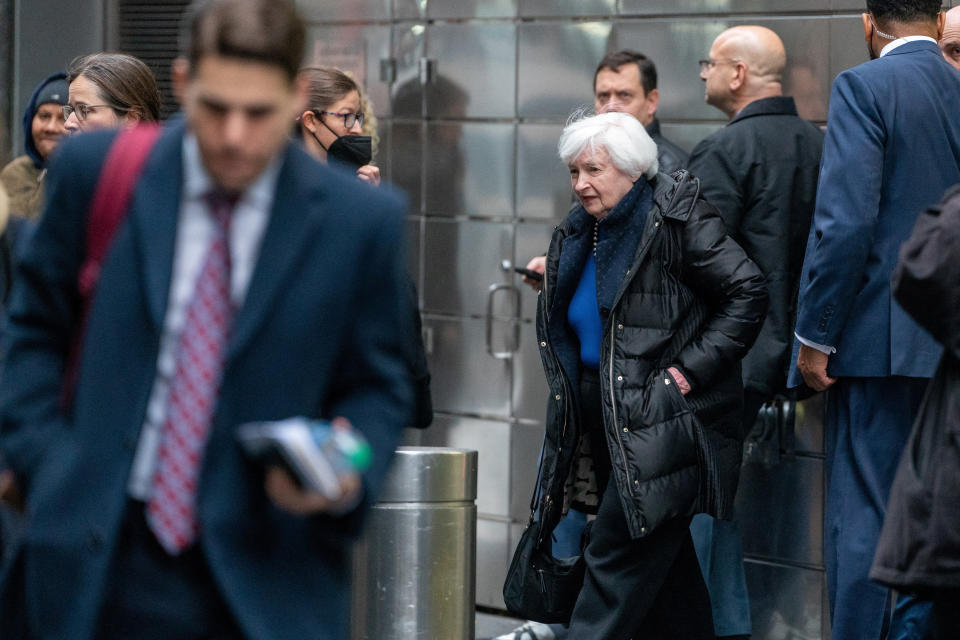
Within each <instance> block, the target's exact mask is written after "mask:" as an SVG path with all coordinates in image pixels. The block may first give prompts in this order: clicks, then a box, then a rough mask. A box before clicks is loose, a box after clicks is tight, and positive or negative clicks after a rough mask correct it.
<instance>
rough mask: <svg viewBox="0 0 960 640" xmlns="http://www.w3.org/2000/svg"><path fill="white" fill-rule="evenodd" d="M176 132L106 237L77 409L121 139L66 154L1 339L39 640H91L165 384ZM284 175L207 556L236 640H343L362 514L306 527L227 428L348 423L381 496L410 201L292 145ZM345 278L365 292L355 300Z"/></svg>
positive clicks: (205, 536)
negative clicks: (93, 225)
mask: <svg viewBox="0 0 960 640" xmlns="http://www.w3.org/2000/svg"><path fill="white" fill-rule="evenodd" d="M183 135H184V126H183V123H182V122H178V123H175V124H173V125H169V126H168V128H167V129H166V130H165V131H164V134H163V135H162V136H161V137H160V139H159V140H158V141H157V143H156V145H155V147H154V149H153V151H152V153H151V155H150V158H149V159H148V160H147V161H146V164H145V165H144V169H143V173H142V175H141V178H140V180H139V182H138V185H137V188H136V190H135V192H134V194H133V199H132V201H131V206H130V210H129V212H128V213H127V214H126V216H125V218H124V220H123V223H122V224H121V225H120V226H119V228H118V229H117V232H116V235H115V236H114V238H113V241H112V243H111V247H110V251H109V253H108V254H107V257H106V260H105V261H104V263H103V267H102V270H101V272H100V278H99V281H98V285H97V293H96V296H95V297H94V298H93V301H92V306H91V307H90V312H89V315H87V316H86V325H85V332H84V341H83V348H82V359H81V362H80V364H79V369H78V372H79V375H78V379H77V385H76V392H75V396H74V397H75V400H74V404H73V407H72V409H71V410H70V411H69V412H65V411H63V410H62V404H61V402H60V398H61V394H60V389H61V386H62V372H63V370H64V363H65V361H66V359H67V354H68V351H69V347H70V344H71V338H72V336H73V331H74V328H75V327H77V326H78V322H79V320H78V318H79V314H80V304H79V296H78V294H77V273H78V270H79V268H80V265H81V264H82V263H83V260H84V253H85V240H86V234H85V229H86V225H87V214H88V211H89V201H90V198H91V196H92V193H93V191H94V188H95V185H96V182H97V177H98V175H99V173H100V165H101V164H102V162H103V158H104V156H105V155H106V153H107V150H108V148H109V145H110V144H111V142H112V140H113V136H114V133H113V132H95V133H89V134H85V135H84V136H83V139H82V140H72V139H71V140H68V141H66V142H65V143H64V144H63V145H61V148H60V149H59V150H58V151H57V157H56V158H55V160H54V166H53V168H52V170H51V174H50V175H51V183H50V192H49V205H48V206H47V208H46V210H45V212H44V215H43V216H42V218H41V221H40V226H39V228H38V229H37V231H36V233H35V234H34V235H33V236H32V238H31V242H30V243H29V245H28V247H27V251H26V252H25V254H24V256H23V258H22V260H21V262H20V267H19V271H18V278H17V281H16V282H15V284H14V289H13V293H12V295H11V299H10V305H9V313H8V321H9V325H8V329H7V334H6V336H5V343H6V344H7V345H8V346H9V350H8V351H7V360H6V363H5V365H4V371H3V374H4V378H3V384H2V385H0V408H2V411H0V449H2V450H3V452H4V455H5V456H6V458H7V461H8V462H9V464H10V466H11V468H13V469H14V470H15V472H16V473H17V478H18V480H22V482H21V487H26V490H27V518H26V533H25V539H24V542H23V547H22V550H21V553H23V556H22V557H23V559H24V560H25V565H24V566H25V568H26V571H25V589H26V591H25V592H24V599H25V602H26V611H25V615H26V616H27V619H28V621H29V623H30V626H31V631H32V633H31V635H29V636H28V637H31V638H37V639H48V638H50V639H52V638H57V639H60V638H63V639H67V638H69V639H71V640H73V639H77V640H80V639H83V638H89V637H91V636H92V635H93V633H92V629H93V628H94V626H95V624H96V622H97V616H98V612H99V611H100V609H101V605H102V600H103V597H104V594H105V593H106V589H105V585H106V584H107V580H108V576H109V570H110V563H111V557H112V556H113V552H114V550H115V549H116V545H117V543H118V540H119V539H120V532H121V523H122V522H123V516H124V510H125V509H126V508H127V504H128V494H127V481H128V479H129V475H130V468H131V464H132V461H133V457H134V454H135V450H136V445H137V442H138V440H139V432H140V429H141V426H142V424H143V418H144V412H145V410H146V407H147V401H148V398H149V396H150V392H151V389H152V387H153V382H154V378H155V375H156V370H157V353H158V349H159V345H160V338H161V331H162V327H163V318H164V313H165V311H166V306H167V293H168V291H169V290H170V280H171V278H172V264H173V256H174V251H175V246H176V228H177V220H178V213H179V210H180V193H181V187H182V182H183V160H182V148H183ZM279 161H280V163H281V168H280V171H279V175H278V177H277V184H276V188H275V197H274V200H273V205H272V209H271V212H270V217H269V221H268V222H267V227H266V230H265V232H264V235H263V240H262V243H261V245H260V251H259V255H258V257H257V260H256V264H255V266H254V271H253V274H252V277H251V280H250V286H249V289H248V291H247V294H246V297H245V299H244V303H243V305H242V306H241V307H240V309H239V310H238V311H237V313H236V315H235V317H234V320H233V323H232V329H231V335H230V342H229V344H228V346H227V352H226V360H225V364H224V374H223V379H222V382H221V385H220V391H219V396H218V400H217V406H216V412H215V415H214V417H213V424H212V426H211V428H210V433H209V441H208V444H207V447H206V450H205V453H204V464H203V469H202V471H201V476H200V482H199V486H198V491H197V514H198V517H199V520H200V522H201V529H202V531H203V533H202V534H201V536H200V540H199V544H200V545H201V547H202V553H203V558H204V563H205V565H206V566H207V568H208V569H209V576H210V579H211V580H212V581H213V582H214V583H216V586H217V590H218V592H219V593H220V595H221V596H222V598H223V600H224V601H225V603H226V604H227V606H228V607H229V609H230V611H231V612H232V613H233V615H234V616H235V617H236V621H237V624H238V625H239V626H240V627H241V628H242V629H243V635H244V637H245V638H248V639H249V640H286V639H288V638H340V637H346V636H347V635H349V629H348V628H347V627H348V625H347V623H346V618H347V616H345V615H343V613H344V611H346V610H348V608H349V606H350V595H349V593H350V590H349V587H348V583H349V576H350V561H349V557H350V548H351V546H352V544H353V539H352V538H353V536H354V535H355V534H356V533H359V526H360V525H361V519H360V516H361V512H359V511H358V512H355V513H353V514H348V515H344V516H343V517H334V516H320V515H317V516H312V517H302V516H295V515H292V514H289V513H287V512H285V511H282V510H280V509H278V508H276V507H275V506H274V505H273V504H272V503H271V502H270V500H269V499H268V498H267V496H266V494H265V493H264V488H263V475H262V469H261V467H260V466H259V465H257V464H254V463H252V462H251V461H250V460H249V459H247V458H246V457H245V456H244V454H243V451H242V450H241V448H240V447H239V446H238V445H237V441H236V437H235V427H236V425H239V424H243V423H245V422H253V421H261V420H276V419H280V418H284V417H289V416H298V415H302V416H307V417H331V416H344V417H345V418H347V419H348V420H350V422H351V423H352V424H353V425H355V427H356V428H357V429H358V430H359V431H360V432H361V433H362V434H363V435H364V436H365V437H366V439H367V441H368V442H369V443H370V446H371V448H372V450H373V461H372V465H371V467H370V469H368V470H367V471H366V472H365V473H364V487H365V488H366V489H367V492H366V496H365V499H366V500H365V501H366V502H367V503H370V502H373V501H375V500H376V498H377V495H378V490H379V488H380V487H381V485H382V483H383V482H384V480H385V478H386V471H387V468H388V465H389V462H390V458H391V457H392V455H393V452H394V450H395V447H396V445H397V443H398V442H399V439H400V435H401V432H402V428H403V427H404V426H405V425H407V424H408V423H409V411H410V409H411V407H412V405H411V398H412V394H411V393H410V392H411V389H410V384H409V376H408V375H407V367H406V363H405V361H404V357H403V356H404V353H403V349H404V343H405V340H406V339H407V338H408V328H407V322H408V318H407V317H406V316H405V314H404V313H403V307H402V298H403V295H404V287H403V285H404V283H403V280H402V273H403V266H402V254H403V252H402V247H401V246H400V243H398V242H397V239H398V238H400V237H402V229H403V227H402V225H403V220H404V214H405V206H404V205H403V204H402V200H401V198H400V197H399V196H398V195H397V194H395V193H394V192H393V191H392V190H391V189H389V188H380V189H366V188H363V189H358V188H356V187H355V186H354V185H352V184H350V182H349V181H348V179H347V174H344V173H342V172H340V171H337V170H336V169H333V168H330V167H323V166H322V165H320V164H319V163H317V162H316V161H314V160H313V159H311V158H310V157H309V156H308V155H307V154H306V153H304V152H303V151H302V150H300V149H299V148H297V147H296V146H295V145H292V144H291V145H288V146H287V147H286V148H285V149H283V150H282V151H281V152H280V157H279ZM344 211H363V213H364V215H343V212H344ZM357 282H363V283H364V290H363V292H362V295H360V294H358V290H357V286H356V283H357ZM332 310H333V311H332ZM264 594H269V595H268V596H267V597H264ZM318 594H322V597H319V600H318ZM138 604H140V603H138ZM142 605H143V606H144V607H151V606H154V603H152V602H150V603H148V602H144V603H142ZM0 613H2V612H0ZM0 624H2V623H0Z"/></svg>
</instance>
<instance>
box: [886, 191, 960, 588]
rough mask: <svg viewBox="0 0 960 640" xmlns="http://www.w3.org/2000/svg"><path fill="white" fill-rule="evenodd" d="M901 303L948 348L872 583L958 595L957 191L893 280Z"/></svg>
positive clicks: (936, 211)
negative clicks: (955, 593)
mask: <svg viewBox="0 0 960 640" xmlns="http://www.w3.org/2000/svg"><path fill="white" fill-rule="evenodd" d="M892 286H893V290H894V295H896V297H897V301H898V302H900V304H901V305H902V306H903V308H904V309H905V310H906V311H907V313H909V314H910V315H911V316H912V317H913V318H914V319H915V320H916V321H917V322H918V323H920V325H921V326H922V327H924V328H925V329H926V330H927V331H929V332H930V333H931V335H933V337H934V338H936V340H937V341H938V342H939V343H941V344H942V345H944V347H945V349H944V352H943V357H942V358H941V360H940V364H939V366H938V367H937V371H936V373H935V374H934V376H933V379H932V380H931V381H930V386H929V387H928V388H927V394H926V396H925V397H924V400H923V404H922V405H921V409H920V414H919V416H918V417H917V421H916V423H914V426H913V432H912V433H911V434H910V440H909V441H908V443H907V446H906V449H905V450H904V454H903V457H902V458H901V459H900V466H899V467H898V468H897V474H896V476H895V478H894V481H893V487H892V489H891V490H890V501H889V502H888V504H887V514H886V518H885V519H884V522H883V531H882V532H881V534H880V541H879V543H878V544H877V552H876V556H875V558H874V562H873V568H872V569H871V571H870V577H871V578H872V579H874V580H877V581H879V582H882V583H884V584H886V585H888V586H891V587H894V588H896V589H898V590H900V591H907V592H920V593H921V594H924V593H930V592H931V591H934V590H942V589H953V590H957V589H960V185H958V186H955V187H953V189H951V190H950V191H948V192H947V197H946V198H945V199H944V202H943V204H942V205H941V206H938V207H933V208H931V209H930V210H929V211H928V212H927V213H925V214H921V216H920V217H919V218H918V219H917V225H916V227H915V228H914V231H913V234H912V235H911V236H910V238H909V239H908V240H907V241H906V242H905V243H904V245H903V247H902V248H901V250H900V263H899V264H898V265H897V268H896V270H895V271H894V274H893V283H892Z"/></svg>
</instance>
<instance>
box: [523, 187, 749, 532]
mask: <svg viewBox="0 0 960 640" xmlns="http://www.w3.org/2000/svg"><path fill="white" fill-rule="evenodd" d="M641 179H642V178H641ZM650 184H651V186H652V187H653V203H654V204H653V207H652V209H650V211H648V212H647V211H634V212H633V217H632V218H631V219H635V220H637V221H641V220H642V221H643V222H642V224H643V225H644V226H643V229H642V232H640V233H639V234H635V237H639V243H638V244H637V247H636V251H635V254H634V256H633V261H632V263H631V266H630V268H629V270H627V271H626V274H625V277H623V279H622V281H621V282H620V283H619V286H618V287H617V292H616V295H615V297H614V298H613V300H614V302H613V304H612V305H611V306H610V308H609V309H604V308H601V310H600V311H601V320H602V321H603V341H602V346H601V359H600V379H601V389H602V395H603V422H604V425H605V428H606V436H607V445H608V447H609V450H610V458H611V465H612V472H611V480H610V481H611V482H616V486H617V489H618V491H619V494H620V499H621V502H622V504H623V508H624V513H625V514H626V517H627V518H626V519H627V523H628V526H629V528H630V533H631V535H632V536H633V537H634V538H637V537H641V536H645V535H647V534H649V533H650V532H651V531H652V530H653V529H654V528H655V527H657V526H658V525H659V524H660V523H662V522H664V521H666V520H668V519H670V518H673V517H677V516H683V515H688V514H692V513H697V512H706V513H711V514H713V515H716V516H718V517H729V516H730V511H731V508H732V503H733V496H734V492H735V490H736V485H737V480H738V476H739V469H740V456H741V440H740V411H741V404H742V397H743V394H742V386H741V382H740V368H739V360H740V359H741V358H742V357H743V355H744V354H745V353H746V352H747V349H749V348H750V346H751V345H752V344H753V341H754V340H755V339H756V337H757V333H758V332H759V331H760V326H761V324H762V322H763V318H764V314H765V313H766V309H767V294H766V289H765V286H764V280H763V276H762V275H761V274H760V271H759V269H758V268H757V266H756V265H755V264H753V263H752V262H751V261H750V260H749V259H748V258H747V256H746V254H744V252H743V250H742V249H741V248H740V247H739V246H738V245H737V244H736V243H735V242H734V241H733V240H731V239H730V238H729V237H728V236H727V235H726V230H725V227H724V223H723V221H722V220H721V219H720V217H719V216H718V215H717V213H716V210H715V209H714V208H713V207H712V206H710V205H709V204H707V203H706V201H704V200H703V198H701V197H700V195H699V192H700V185H699V181H698V180H697V179H696V178H693V177H692V176H690V175H689V174H688V173H686V172H684V171H678V172H677V173H675V174H673V177H671V176H668V175H666V174H663V173H661V174H659V175H658V176H657V178H656V179H655V180H654V181H652V182H651V183H650ZM643 202H644V201H643V200H641V201H640V204H638V205H637V207H636V208H638V209H639V208H640V207H642V206H644V205H643ZM645 202H647V203H649V200H646V201H645ZM644 214H645V215H644ZM644 218H645V219H644ZM593 220H594V219H593V218H592V217H590V216H589V215H588V214H587V213H586V211H584V209H583V208H582V207H579V206H578V207H576V208H575V209H574V211H572V212H571V214H570V215H569V216H568V217H567V219H566V220H565V221H564V222H563V223H561V224H560V225H559V226H558V227H557V228H556V230H555V231H554V234H553V238H552V240H551V242H550V249H549V251H548V252H547V269H546V274H545V278H544V285H543V289H542V291H541V295H540V299H539V303H538V309H537V335H538V340H539V345H540V350H541V356H542V360H543V365H544V370H545V372H546V376H547V382H548V384H549V386H550V393H551V400H550V403H549V406H548V410H547V422H546V433H547V436H546V441H545V445H544V452H543V458H542V471H541V476H540V486H539V488H538V489H539V490H538V495H539V496H540V500H541V502H540V512H541V514H542V517H543V519H544V521H545V522H546V523H547V524H550V525H552V524H553V523H555V522H556V521H557V520H558V519H559V517H560V515H561V512H562V511H563V509H564V504H565V502H567V503H569V495H567V496H565V492H566V490H565V487H566V486H567V482H568V479H570V477H571V474H572V473H573V472H574V471H575V470H577V469H578V464H579V462H580V460H579V459H578V457H579V454H580V452H581V436H582V434H581V433H580V429H579V424H580V418H579V399H578V397H577V396H578V390H579V352H578V351H577V349H576V348H571V345H576V344H578V343H577V341H576V337H575V336H574V335H573V333H572V330H571V329H570V327H569V325H568V323H567V320H566V315H567V307H568V305H569V300H570V296H572V292H573V289H575V283H573V285H572V286H571V285H570V284H569V281H570V280H571V278H570V276H569V275H566V274H568V273H569V272H570V271H569V269H570V265H571V262H572V261H575V262H576V266H574V267H573V271H574V272H576V273H579V268H580V267H579V265H580V264H582V260H583V259H584V257H585V255H586V253H585V251H583V250H577V249H575V247H582V246H584V243H585V242H586V246H588V247H589V244H590V238H591V237H592V234H593V227H594V225H593ZM587 250H588V249H587ZM561 270H562V271H563V272H564V274H565V275H564V276H562V277H561V278H560V280H561V282H560V287H559V288H557V285H558V272H560V271H561ZM669 366H676V367H677V368H678V369H680V371H681V372H682V373H683V374H684V375H685V376H686V378H687V380H688V381H689V382H690V384H691V387H692V390H691V391H690V393H689V394H688V395H687V396H682V395H681V394H680V391H679V390H678V389H677V387H676V384H673V383H672V379H671V378H670V376H669V374H668V373H666V368H667V367H669ZM565 498H567V499H566V500H565ZM548 530H549V529H548Z"/></svg>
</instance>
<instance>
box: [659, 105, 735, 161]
mask: <svg viewBox="0 0 960 640" xmlns="http://www.w3.org/2000/svg"><path fill="white" fill-rule="evenodd" d="M658 111H659V109H658ZM664 115H667V114H664ZM717 115H720V112H719V111H718V112H717ZM668 117H669V116H668ZM721 127H723V123H721V122H712V123H702V124H670V123H661V124H660V133H662V134H663V137H665V138H666V139H667V140H669V141H670V142H672V143H674V144H676V145H679V146H680V148H681V149H685V150H686V151H687V152H688V153H689V152H691V151H693V149H694V147H696V146H697V143H699V142H700V141H701V140H703V139H704V138H706V137H707V136H708V135H710V134H711V133H713V132H714V131H716V130H718V129H720V128H721Z"/></svg>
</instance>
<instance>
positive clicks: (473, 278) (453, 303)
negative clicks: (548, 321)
mask: <svg viewBox="0 0 960 640" xmlns="http://www.w3.org/2000/svg"><path fill="white" fill-rule="evenodd" d="M424 238H425V242H424V281H425V282H424V290H423V298H424V309H426V310H428V311H430V312H440V313H454V314H458V315H473V316H482V315H485V314H486V312H487V294H488V289H489V287H490V285H491V284H493V283H498V282H510V281H511V278H512V276H511V275H510V274H508V273H505V272H504V271H503V268H502V265H501V261H502V260H509V259H510V258H511V256H512V255H513V227H512V226H511V225H509V224H500V223H495V222H479V221H473V220H465V221H462V222H454V221H450V220H442V219H436V218H434V219H427V222H426V230H425V234H424ZM499 298H504V299H503V300H500V299H499ZM495 302H496V305H495V314H496V315H499V316H507V317H513V316H514V315H515V314H516V311H515V310H513V309H510V308H509V307H510V305H508V304H507V303H506V296H497V298H495Z"/></svg>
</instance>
